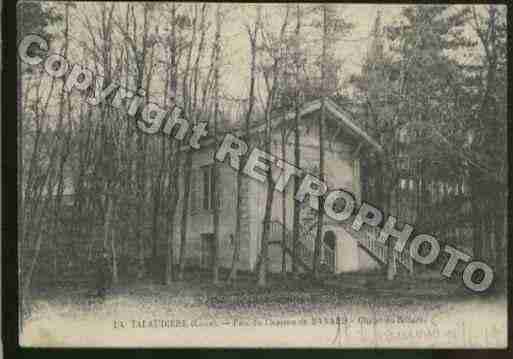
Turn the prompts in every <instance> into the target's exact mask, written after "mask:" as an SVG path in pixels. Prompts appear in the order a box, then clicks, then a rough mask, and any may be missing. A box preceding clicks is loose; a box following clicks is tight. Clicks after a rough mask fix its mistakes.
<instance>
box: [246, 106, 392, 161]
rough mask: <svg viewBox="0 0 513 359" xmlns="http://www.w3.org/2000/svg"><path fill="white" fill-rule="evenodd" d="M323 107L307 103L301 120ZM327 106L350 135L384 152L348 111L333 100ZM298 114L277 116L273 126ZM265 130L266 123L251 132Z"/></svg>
mask: <svg viewBox="0 0 513 359" xmlns="http://www.w3.org/2000/svg"><path fill="white" fill-rule="evenodd" d="M321 106H322V100H321V99H317V100H313V101H310V102H307V103H306V104H305V105H304V106H303V108H302V109H301V110H300V118H301V119H304V118H305V117H304V116H306V115H308V114H311V113H313V112H315V111H320V109H321ZM325 106H326V110H327V111H328V112H329V113H330V115H331V116H332V117H333V118H334V119H335V120H336V121H338V122H339V123H340V124H341V125H342V126H343V127H344V128H345V129H346V130H347V132H348V133H350V134H351V135H353V136H354V137H355V138H359V139H360V140H363V141H364V142H366V143H367V144H368V145H370V146H371V147H372V148H374V149H375V150H376V151H378V152H380V153H381V152H383V148H382V147H381V145H380V144H379V143H378V142H377V141H376V140H374V139H373V138H372V137H371V136H370V135H369V134H367V133H366V132H365V131H364V130H363V129H361V128H360V127H359V126H357V125H356V124H355V123H354V122H353V121H352V120H351V117H352V115H351V114H350V113H348V112H347V111H345V110H343V109H341V108H340V107H339V106H338V105H337V104H336V103H335V102H334V101H333V100H331V99H329V98H327V99H326V100H325ZM295 116H296V113H295V111H289V112H286V113H285V114H282V115H279V116H276V117H275V118H273V119H272V126H273V128H275V127H276V126H278V125H279V124H280V123H282V122H284V121H285V122H286V121H291V120H293V119H294V118H295ZM264 129H265V123H263V124H260V125H258V126H256V127H255V128H253V129H252V130H251V132H253V131H255V132H260V131H262V130H264ZM241 132H242V131H240V130H239V131H238V134H240V133H241Z"/></svg>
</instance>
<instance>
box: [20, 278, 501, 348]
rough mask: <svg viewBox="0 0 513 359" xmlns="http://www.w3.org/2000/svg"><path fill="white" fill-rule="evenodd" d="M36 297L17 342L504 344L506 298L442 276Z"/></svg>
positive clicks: (131, 287) (137, 287) (128, 288)
mask: <svg viewBox="0 0 513 359" xmlns="http://www.w3.org/2000/svg"><path fill="white" fill-rule="evenodd" d="M90 292H91V291H90V290H88V289H87V288H84V287H82V288H80V287H77V286H67V287H64V286H62V287H60V288H53V289H48V290H46V291H39V294H38V295H34V298H33V301H32V303H33V307H32V311H31V316H30V318H28V319H26V320H25V325H24V330H23V334H22V337H21V344H22V345H34V346H77V345H78V346H108V347H111V346H116V347H119V346H157V347H162V346H164V347H166V346H227V345H228V346H238V347H240V346H264V345H272V346H285V345H286V346H299V347H305V346H307V347H311V346H317V347H325V346H341V347H369V346H371V347H372V346H376V347H411V346H415V347H418V346H420V347H504V346H505V345H506V342H507V331H506V325H507V315H506V313H507V312H506V307H507V306H506V298H505V296H503V295H501V294H498V293H490V294H487V295H476V294H472V293H470V292H468V291H465V290H464V289H463V288H462V287H461V286H460V285H459V284H458V283H457V282H448V281H444V280H442V279H441V278H401V279H400V280H398V281H396V282H394V283H393V284H392V283H387V282H386V281H383V279H382V276H381V275H366V276H362V275H342V276H338V277H334V278H330V279H325V280H323V281H320V282H312V281H307V280H304V279H300V280H294V281H293V280H290V279H288V280H283V279H282V278H280V277H279V276H276V277H273V278H272V279H271V281H270V284H269V286H268V287H267V288H258V287H257V286H256V285H255V280H254V278H253V277H252V276H245V277H242V278H241V280H240V281H239V282H238V283H237V285H236V286H234V285H229V284H222V285H220V286H218V287H215V286H213V285H211V284H210V283H209V281H208V279H207V278H205V277H201V276H200V275H191V276H190V277H189V278H187V280H186V281H182V282H174V283H173V284H171V285H162V284H154V283H152V282H150V281H147V282H143V283H138V284H123V285H120V286H118V287H115V288H112V289H111V290H110V292H109V294H108V295H107V298H106V299H105V301H103V302H100V301H97V300H96V299H95V298H93V297H91V295H90Z"/></svg>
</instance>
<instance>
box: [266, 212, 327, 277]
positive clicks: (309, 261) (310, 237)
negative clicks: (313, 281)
mask: <svg viewBox="0 0 513 359" xmlns="http://www.w3.org/2000/svg"><path fill="white" fill-rule="evenodd" d="M284 229H285V241H284V242H283V241H281V238H282V236H283V230H284ZM270 238H273V239H275V238H278V240H274V241H273V243H278V242H279V243H280V244H282V248H283V250H284V251H285V253H287V254H288V255H289V256H290V257H293V255H294V251H293V248H294V245H293V242H294V240H293V235H292V231H291V230H290V229H288V228H287V227H285V226H284V225H283V224H282V223H281V222H280V221H277V220H274V221H271V230H270ZM307 241H310V242H311V243H312V244H313V243H315V234H313V233H311V232H308V231H307V230H305V228H300V231H299V240H298V241H297V257H296V263H297V264H298V265H299V266H300V267H301V268H302V269H303V270H304V271H305V272H311V271H312V268H313V251H312V250H311V249H310V248H309V247H308V246H307V245H306V244H305V243H307ZM319 269H320V271H321V272H325V273H334V272H335V252H334V251H333V250H332V249H331V248H330V247H328V246H327V245H326V244H324V243H322V244H321V261H320V267H319Z"/></svg>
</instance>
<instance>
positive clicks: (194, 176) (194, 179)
mask: <svg viewBox="0 0 513 359" xmlns="http://www.w3.org/2000/svg"><path fill="white" fill-rule="evenodd" d="M198 177H199V176H198V170H197V169H196V168H192V169H191V193H190V201H191V202H190V203H189V204H190V206H191V214H196V213H197V212H198V200H197V198H198V189H197V187H198V186H197V183H198V181H199V179H198Z"/></svg>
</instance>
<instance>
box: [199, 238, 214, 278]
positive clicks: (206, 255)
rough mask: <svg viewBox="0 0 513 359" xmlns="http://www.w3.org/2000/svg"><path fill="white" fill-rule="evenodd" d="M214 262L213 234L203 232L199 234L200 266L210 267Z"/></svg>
mask: <svg viewBox="0 0 513 359" xmlns="http://www.w3.org/2000/svg"><path fill="white" fill-rule="evenodd" d="M213 263H214V235H213V234H212V233H203V234H202V235H201V258H200V266H201V268H203V269H211V268H212V265H213Z"/></svg>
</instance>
